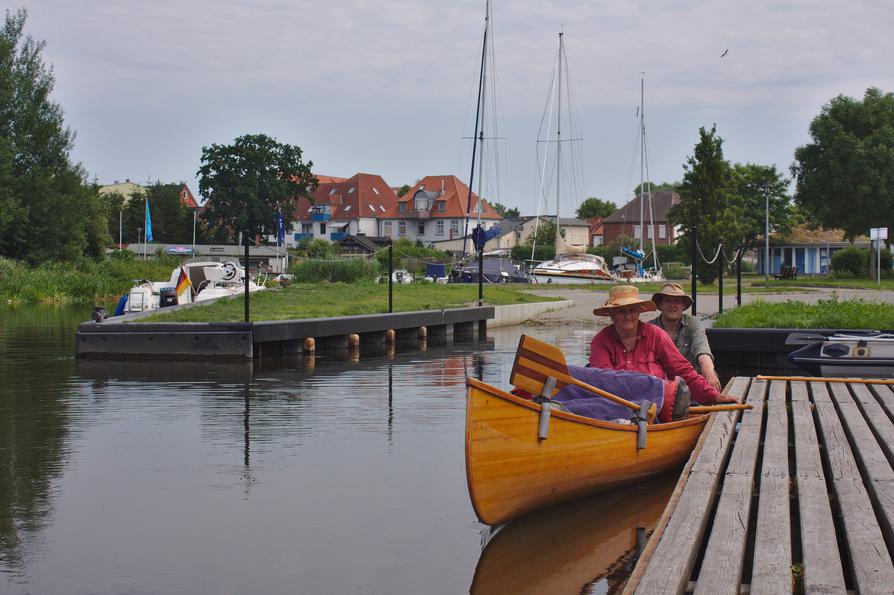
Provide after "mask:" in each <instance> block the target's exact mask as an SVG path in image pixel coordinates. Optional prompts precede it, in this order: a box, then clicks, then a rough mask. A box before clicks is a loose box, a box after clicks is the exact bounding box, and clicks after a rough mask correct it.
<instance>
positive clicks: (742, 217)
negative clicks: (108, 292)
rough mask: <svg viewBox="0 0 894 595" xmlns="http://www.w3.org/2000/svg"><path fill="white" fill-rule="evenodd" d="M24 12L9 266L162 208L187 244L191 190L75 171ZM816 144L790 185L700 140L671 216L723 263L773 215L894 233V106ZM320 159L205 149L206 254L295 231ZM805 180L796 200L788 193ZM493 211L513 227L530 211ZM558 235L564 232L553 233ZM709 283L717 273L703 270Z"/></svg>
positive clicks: (112, 231) (8, 41)
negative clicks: (114, 190) (101, 183)
mask: <svg viewBox="0 0 894 595" xmlns="http://www.w3.org/2000/svg"><path fill="white" fill-rule="evenodd" d="M26 20H27V12H26V11H25V9H19V10H17V11H9V10H7V11H6V15H5V20H4V22H3V26H2V29H0V256H2V257H7V258H14V259H18V260H23V261H26V262H32V263H36V262H44V261H49V260H60V261H64V260H77V259H81V258H91V259H96V260H98V259H102V258H103V257H104V254H105V250H106V247H108V246H110V245H113V244H114V243H118V242H119V238H120V241H122V242H123V243H133V242H135V241H139V238H137V237H134V230H135V229H137V228H139V227H144V225H141V223H143V221H144V217H145V211H144V209H145V200H146V199H147V198H148V200H149V202H150V204H151V207H152V225H153V231H154V235H155V238H156V241H164V242H171V243H187V242H191V241H192V238H193V229H194V217H195V213H193V212H192V211H191V210H190V209H189V208H187V207H186V206H185V205H183V204H182V203H181V201H180V199H179V196H178V193H179V190H180V184H161V183H155V184H153V185H150V186H149V187H148V188H146V190H145V195H144V196H141V195H137V196H132V197H124V196H121V195H115V194H110V195H105V196H103V195H101V194H100V193H99V189H98V187H97V186H96V184H93V183H90V182H89V181H88V180H87V176H86V172H85V170H84V168H83V167H82V166H81V165H80V164H77V163H74V162H72V160H71V155H70V153H71V149H72V146H73V143H74V132H73V131H72V130H71V129H70V128H69V127H68V126H66V124H65V121H64V117H63V110H62V107H61V106H60V105H59V104H58V103H57V102H55V101H54V100H53V99H52V98H51V94H52V91H53V85H54V78H53V72H52V68H51V67H48V66H47V65H46V64H45V63H44V61H43V57H42V53H43V49H44V42H42V41H35V40H34V39H32V38H31V36H30V35H26V34H25V23H26ZM809 132H810V142H808V143H807V144H805V145H804V146H801V147H798V148H796V149H795V151H794V155H793V157H794V161H793V163H792V164H791V166H790V168H789V170H790V173H791V175H792V178H791V179H788V178H786V177H785V176H784V174H783V173H782V172H780V171H779V170H777V168H776V166H774V165H760V164H756V163H744V164H740V163H730V162H729V161H727V160H726V159H725V158H724V156H723V139H722V138H721V137H720V136H719V135H718V133H717V128H716V125H714V126H711V127H710V128H706V127H702V128H700V130H699V140H698V142H697V143H696V145H695V147H694V149H693V154H692V155H691V156H689V157H688V159H687V161H686V163H684V164H683V177H682V180H681V181H680V182H678V183H673V184H661V185H655V186H653V187H652V190H653V191H659V190H665V189H675V190H676V191H677V192H678V193H679V194H680V196H681V202H680V203H679V204H678V205H676V206H674V207H673V209H672V210H671V212H670V214H669V218H670V220H671V222H672V223H674V224H677V225H679V226H680V227H681V228H682V230H683V241H687V242H688V240H689V238H691V236H692V234H693V233H695V232H696V231H697V235H698V238H699V245H700V247H701V248H702V249H703V252H704V253H705V256H708V257H710V256H711V255H712V254H713V252H714V250H716V247H717V246H718V245H720V244H723V246H724V247H725V250H726V257H727V258H731V257H732V255H733V254H734V252H735V251H736V250H737V249H739V248H741V249H746V250H747V249H750V248H754V247H755V245H756V243H757V242H758V241H759V239H760V238H762V236H763V233H764V217H765V208H766V206H768V207H769V220H770V229H771V231H777V232H782V233H785V232H786V231H788V230H789V229H790V228H791V227H792V226H794V225H796V224H800V223H802V222H806V223H808V224H810V225H816V226H820V225H821V226H824V227H826V228H840V229H842V230H844V233H845V237H846V238H848V239H853V238H854V237H856V236H858V235H861V234H865V233H867V232H868V230H869V228H870V227H879V226H882V227H884V226H887V227H889V228H890V227H894V221H890V219H891V218H892V217H894V209H892V207H894V194H892V193H891V192H889V191H888V189H889V188H891V187H892V182H894V95H892V93H890V92H888V93H885V92H883V91H881V90H879V89H875V88H870V89H868V90H867V91H866V93H865V95H864V97H863V98H862V99H854V98H850V97H845V96H843V95H839V96H838V97H835V98H834V99H832V100H831V101H830V102H829V103H828V104H826V105H825V106H823V107H822V110H821V112H820V114H819V115H817V116H816V117H815V118H814V119H813V120H812V122H811V123H810V126H809ZM312 165H313V164H312V162H310V161H306V162H305V161H303V159H302V151H301V149H300V148H298V147H295V146H290V145H287V144H281V143H279V142H277V141H276V140H275V139H273V138H270V137H268V136H265V135H262V134H252V135H245V136H242V137H240V138H237V139H235V141H234V142H233V143H232V144H230V145H211V146H210V147H203V149H202V155H201V165H200V168H199V171H198V172H197V173H198V175H199V191H200V193H201V195H202V196H203V197H204V198H205V201H206V202H205V207H204V208H203V212H202V214H201V216H200V219H199V220H198V221H197V222H195V223H196V225H195V234H196V241H197V242H199V243H208V242H214V243H230V242H233V241H235V240H236V239H238V238H240V237H254V236H264V235H273V234H275V233H276V231H277V228H278V223H279V222H278V216H279V215H281V217H282V222H283V224H284V227H285V228H286V229H288V228H289V227H290V225H291V223H292V220H293V217H294V206H295V204H296V202H297V200H298V199H299V198H300V197H302V196H303V197H307V198H309V197H310V194H309V193H310V192H311V191H312V190H313V189H314V188H315V186H316V183H317V181H316V178H315V177H314V176H313V173H312V171H311V166H312ZM792 182H794V192H793V193H792V194H789V189H790V187H791V186H792ZM494 207H495V208H496V209H497V210H498V211H499V212H501V213H502V214H503V215H504V216H507V217H509V216H517V215H518V210H517V209H508V208H506V207H504V206H503V205H499V204H497V205H494ZM614 209H615V206H614V204H613V203H611V202H609V201H605V200H602V199H599V198H596V197H589V198H588V199H587V200H585V201H583V203H582V204H581V206H580V208H579V209H578V212H577V216H578V217H580V218H584V219H587V218H590V217H599V216H601V217H605V216H607V215H609V214H611V212H613V211H614ZM553 233H555V232H553ZM696 270H697V274H698V276H699V278H700V279H701V280H702V281H710V280H712V279H713V278H714V276H715V275H716V266H713V265H710V266H709V265H706V264H703V263H702V264H698V265H697V267H696Z"/></svg>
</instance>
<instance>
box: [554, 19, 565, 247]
mask: <svg viewBox="0 0 894 595" xmlns="http://www.w3.org/2000/svg"><path fill="white" fill-rule="evenodd" d="M563 35H564V32H560V33H559V72H558V83H559V85H558V101H557V103H556V105H557V106H558V109H557V111H556V256H555V257H556V258H558V257H559V248H560V246H561V245H562V243H561V242H562V234H561V231H562V227H561V225H560V224H559V192H560V190H561V179H562V57H563V52H564V44H563V43H562V36H563Z"/></svg>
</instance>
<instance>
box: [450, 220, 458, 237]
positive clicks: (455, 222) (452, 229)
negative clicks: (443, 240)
mask: <svg viewBox="0 0 894 595" xmlns="http://www.w3.org/2000/svg"><path fill="white" fill-rule="evenodd" d="M450 233H452V234H453V235H459V220H458V219H451V220H450Z"/></svg>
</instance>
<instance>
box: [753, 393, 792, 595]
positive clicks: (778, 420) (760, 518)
mask: <svg viewBox="0 0 894 595" xmlns="http://www.w3.org/2000/svg"><path fill="white" fill-rule="evenodd" d="M766 407H767V422H766V424H767V428H766V432H765V436H764V451H763V460H762V461H761V486H760V497H759V506H758V511H757V530H756V534H755V540H754V562H753V564H752V570H751V593H771V594H772V593H778V592H779V590H780V586H782V585H790V584H791V582H792V546H791V543H792V540H791V516H790V512H791V511H790V510H789V508H790V503H789V488H790V486H791V482H790V480H789V466H788V411H787V410H786V407H785V382H780V381H774V382H772V383H771V384H770V394H769V397H768V402H767V405H766Z"/></svg>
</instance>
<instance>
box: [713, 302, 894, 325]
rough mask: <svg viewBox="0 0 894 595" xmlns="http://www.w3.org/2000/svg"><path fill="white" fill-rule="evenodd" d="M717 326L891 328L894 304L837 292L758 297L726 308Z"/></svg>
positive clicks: (718, 318)
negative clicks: (821, 296)
mask: <svg viewBox="0 0 894 595" xmlns="http://www.w3.org/2000/svg"><path fill="white" fill-rule="evenodd" d="M714 327H715V328H793V329H798V328H801V329H822V328H829V329H880V330H881V329H883V330H888V329H894V305H892V304H884V303H879V302H871V301H865V300H839V299H838V298H837V297H835V296H833V297H832V298H830V299H827V300H818V301H817V303H816V304H805V303H802V302H796V301H792V300H788V301H785V302H779V303H770V302H763V301H757V302H753V303H751V304H747V305H745V306H740V307H738V308H735V309H733V310H728V311H726V312H724V313H723V314H721V315H720V316H718V317H717V319H716V320H715V321H714Z"/></svg>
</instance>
